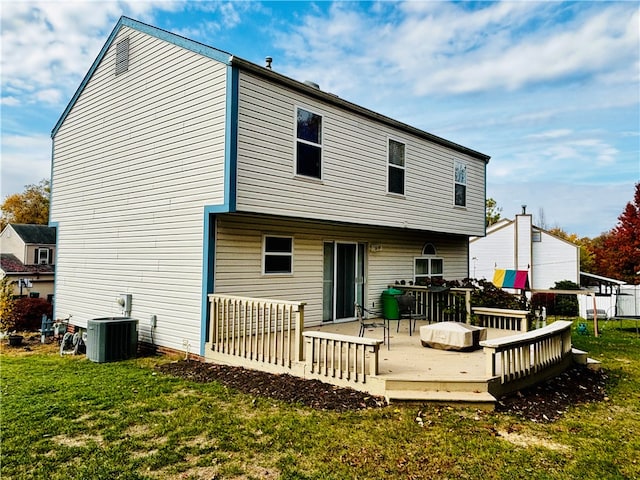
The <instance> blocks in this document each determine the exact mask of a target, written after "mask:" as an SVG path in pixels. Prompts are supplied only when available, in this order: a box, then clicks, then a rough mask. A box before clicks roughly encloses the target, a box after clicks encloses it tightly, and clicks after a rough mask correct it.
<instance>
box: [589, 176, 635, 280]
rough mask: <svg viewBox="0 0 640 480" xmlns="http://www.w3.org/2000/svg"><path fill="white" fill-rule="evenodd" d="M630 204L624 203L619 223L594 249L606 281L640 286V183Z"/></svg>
mask: <svg viewBox="0 0 640 480" xmlns="http://www.w3.org/2000/svg"><path fill="white" fill-rule="evenodd" d="M635 189H636V191H635V194H634V197H633V202H629V203H627V206H626V207H625V208H624V210H623V212H622V213H621V214H620V216H619V217H618V224H617V225H616V226H615V227H614V228H613V229H612V230H611V231H609V232H607V233H606V234H604V235H603V236H602V241H601V242H598V243H600V245H597V246H596V270H597V272H598V274H600V275H603V276H605V277H609V278H616V279H618V280H624V281H625V282H627V283H630V284H634V285H636V284H639V283H640V275H638V272H640V183H637V184H636V186H635Z"/></svg>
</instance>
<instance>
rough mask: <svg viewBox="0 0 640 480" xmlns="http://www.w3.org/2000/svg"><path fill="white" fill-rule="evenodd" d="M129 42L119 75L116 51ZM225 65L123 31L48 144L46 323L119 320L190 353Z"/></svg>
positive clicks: (216, 179) (195, 335) (196, 329)
mask: <svg viewBox="0 0 640 480" xmlns="http://www.w3.org/2000/svg"><path fill="white" fill-rule="evenodd" d="M125 37H128V38H129V42H130V43H129V44H130V55H129V65H128V71H127V74H126V75H118V76H116V75H114V62H115V55H116V45H117V44H118V41H119V40H120V38H125ZM226 80H227V69H226V66H224V65H222V64H220V63H218V62H216V61H214V60H211V59H209V58H206V57H203V56H201V55H199V54H196V53H193V52H190V51H187V50H185V49H183V48H180V47H178V46H175V45H171V44H169V43H167V42H164V41H161V40H158V39H156V38H154V37H151V36H148V35H146V34H144V33H141V32H139V31H136V30H132V29H129V28H123V29H122V30H121V31H120V32H119V33H118V36H117V38H116V39H115V40H114V42H113V43H112V44H111V47H110V49H109V51H107V53H106V55H105V56H104V58H103V60H102V62H101V63H100V65H99V66H98V67H97V69H96V70H95V72H94V73H93V76H92V77H91V79H90V81H89V82H88V84H87V85H86V87H85V89H84V91H83V92H82V94H81V96H80V97H79V98H78V99H77V101H76V103H75V104H74V106H73V109H72V110H71V112H70V113H69V114H68V116H67V117H66V119H65V121H64V123H63V124H62V126H61V127H60V129H59V130H58V131H57V134H56V136H55V138H54V165H53V179H52V180H53V181H52V190H53V195H52V205H51V221H52V222H57V223H58V241H59V244H58V245H59V247H58V260H59V265H58V266H57V270H56V288H57V290H56V315H57V316H58V317H59V318H64V317H66V316H67V315H73V323H75V324H77V325H80V326H85V325H86V322H87V321H88V320H89V319H91V318H96V317H105V316H119V315H121V314H122V312H121V311H120V306H119V305H118V304H117V303H116V301H115V299H116V297H117V296H118V295H119V294H121V293H130V294H132V295H133V302H132V304H133V309H132V316H133V317H134V318H137V319H139V322H140V323H139V328H140V339H141V340H145V341H150V340H151V338H150V332H149V322H148V319H149V318H150V316H151V315H157V328H156V330H155V332H154V337H153V340H154V341H155V342H156V343H158V344H161V345H164V346H167V347H170V348H176V349H180V350H185V343H188V344H189V345H190V347H189V350H190V351H191V352H198V351H199V345H200V343H199V342H200V335H201V332H200V322H201V301H202V288H203V286H202V285H203V281H202V270H203V267H202V265H203V243H202V242H203V236H204V232H203V224H204V220H203V219H204V213H203V212H204V206H205V205H218V204H222V203H223V201H224V188H223V179H224V152H225V143H224V139H225V129H224V127H225V111H226V110H225V109H226Z"/></svg>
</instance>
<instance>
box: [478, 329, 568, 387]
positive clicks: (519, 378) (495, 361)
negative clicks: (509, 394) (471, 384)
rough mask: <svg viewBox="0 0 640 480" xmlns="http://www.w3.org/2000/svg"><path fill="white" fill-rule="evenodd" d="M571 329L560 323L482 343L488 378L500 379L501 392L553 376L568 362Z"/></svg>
mask: <svg viewBox="0 0 640 480" xmlns="http://www.w3.org/2000/svg"><path fill="white" fill-rule="evenodd" d="M571 325H572V323H571V322H570V321H565V320H559V321H556V322H553V323H552V324H550V325H547V326H546V327H543V328H540V329H537V330H532V331H530V332H526V333H521V334H518V335H512V336H509V337H503V338H498V339H495V340H484V341H481V342H480V345H481V346H482V347H483V348H484V353H485V356H486V359H487V367H486V370H487V372H486V373H487V375H488V376H489V377H499V379H500V384H501V385H502V392H504V391H506V390H508V389H509V388H510V387H507V388H505V386H508V385H509V384H512V385H513V388H522V387H523V386H524V383H525V382H524V381H526V384H533V383H536V382H539V381H541V380H542V379H543V378H544V377H546V376H550V375H551V374H555V373H556V371H557V367H561V366H562V365H563V364H565V363H566V362H567V361H570V360H571Z"/></svg>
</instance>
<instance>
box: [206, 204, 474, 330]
mask: <svg viewBox="0 0 640 480" xmlns="http://www.w3.org/2000/svg"><path fill="white" fill-rule="evenodd" d="M264 235H276V236H277V235H282V236H291V237H293V245H294V247H293V248H294V257H293V274H291V275H278V276H270V275H263V274H262V241H263V240H262V239H263V236H264ZM324 242H359V243H365V244H366V245H367V247H368V246H369V245H376V246H378V247H379V249H377V251H370V249H369V248H367V249H366V251H367V252H366V263H365V265H366V267H365V268H366V272H365V301H364V303H365V304H366V305H368V306H370V307H371V306H373V304H374V303H375V305H377V304H378V302H379V301H380V294H381V293H382V291H383V290H384V289H386V288H387V287H388V285H390V284H393V283H395V282H396V281H399V280H405V281H409V280H412V279H413V268H414V267H413V265H414V258H415V257H420V256H421V254H422V248H423V246H424V245H425V243H431V244H433V245H434V246H435V247H436V249H437V256H438V257H440V258H442V259H443V264H444V278H445V279H447V280H456V279H458V280H459V279H463V278H466V277H467V276H468V271H467V268H468V266H467V250H468V240H467V238H466V237H457V236H451V235H442V234H437V233H429V232H419V231H411V230H403V229H393V228H373V227H364V226H358V225H339V224H332V223H327V222H312V221H300V220H295V219H287V218H282V217H269V216H254V215H243V214H235V215H219V216H218V217H217V222H216V276H215V285H214V290H215V293H220V294H229V295H241V296H250V297H258V298H273V299H282V300H291V301H298V302H305V303H306V304H307V306H306V307H305V325H308V326H311V325H317V324H319V323H321V322H322V285H323V284H322V279H323V245H324Z"/></svg>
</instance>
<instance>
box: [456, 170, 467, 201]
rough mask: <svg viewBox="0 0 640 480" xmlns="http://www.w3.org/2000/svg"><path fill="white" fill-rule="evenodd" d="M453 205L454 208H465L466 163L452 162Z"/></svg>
mask: <svg viewBox="0 0 640 480" xmlns="http://www.w3.org/2000/svg"><path fill="white" fill-rule="evenodd" d="M453 171H454V182H455V187H454V194H453V197H454V205H455V206H456V207H466V206H467V165H466V163H463V162H460V161H459V160H454V162H453Z"/></svg>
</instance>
